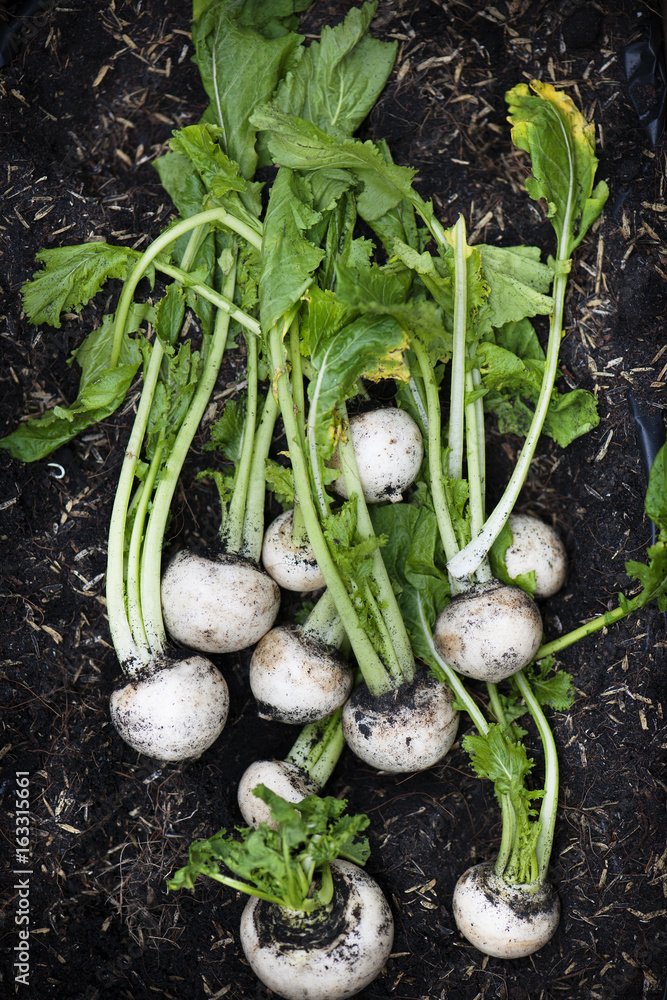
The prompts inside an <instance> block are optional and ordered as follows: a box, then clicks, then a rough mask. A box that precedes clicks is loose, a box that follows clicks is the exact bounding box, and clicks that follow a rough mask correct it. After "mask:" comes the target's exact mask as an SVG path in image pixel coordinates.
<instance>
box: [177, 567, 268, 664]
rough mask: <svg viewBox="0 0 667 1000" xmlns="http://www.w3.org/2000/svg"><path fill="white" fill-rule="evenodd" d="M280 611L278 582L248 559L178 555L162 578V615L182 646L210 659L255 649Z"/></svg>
mask: <svg viewBox="0 0 667 1000" xmlns="http://www.w3.org/2000/svg"><path fill="white" fill-rule="evenodd" d="M279 607H280V588H279V587H278V584H277V583H276V582H275V580H272V579H271V577H270V576H269V575H268V574H267V573H264V572H263V571H262V570H261V569H260V567H259V566H257V565H256V564H255V563H253V562H251V561H250V560H247V559H241V558H239V557H236V556H227V555H220V556H218V557H217V558H215V559H209V558H207V557H205V556H201V555H197V554H196V553H194V552H190V551H188V550H181V551H180V552H177V553H176V555H175V556H174V557H173V559H172V560H171V561H170V562H169V564H168V565H167V568H166V570H165V571H164V573H163V576H162V614H163V617H164V621H165V625H166V627H167V631H168V632H169V634H170V635H171V636H172V637H173V638H174V639H176V640H177V641H178V642H182V643H183V644H184V645H186V646H189V647H190V648H191V649H198V650H201V651H202V652H207V653H232V652H235V651H236V650H239V649H246V648H247V647H248V646H252V645H254V643H256V642H257V641H258V640H259V639H261V637H262V636H263V635H265V634H266V632H268V630H269V629H270V628H271V626H272V625H273V623H274V621H275V620H276V616H277V614H278V609H279Z"/></svg>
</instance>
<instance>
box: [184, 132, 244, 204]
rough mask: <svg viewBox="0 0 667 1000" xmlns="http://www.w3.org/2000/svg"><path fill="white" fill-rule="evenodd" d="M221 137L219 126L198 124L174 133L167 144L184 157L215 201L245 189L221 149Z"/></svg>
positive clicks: (230, 161) (241, 180)
mask: <svg viewBox="0 0 667 1000" xmlns="http://www.w3.org/2000/svg"><path fill="white" fill-rule="evenodd" d="M223 138H224V133H223V131H222V129H221V128H220V127H219V126H216V125H210V124H206V123H200V124H198V125H188V126H187V127H186V128H182V129H180V130H179V131H178V132H174V133H173V135H172V138H171V140H170V142H169V147H170V149H172V150H173V151H174V152H175V153H181V154H182V155H183V156H185V157H186V158H187V160H188V162H189V163H190V164H191V165H192V166H193V167H194V168H195V170H196V171H197V173H198V174H199V176H200V177H201V180H202V183H203V184H204V186H205V187H206V189H207V191H210V193H211V194H212V195H213V196H214V197H215V198H224V196H225V195H226V194H227V193H228V192H229V191H244V190H245V188H246V182H245V181H244V180H243V178H242V177H240V176H239V167H238V164H237V163H235V162H234V161H233V160H230V159H229V157H228V156H225V154H224V153H223V151H222V149H221V148H220V145H219V140H222V139H223Z"/></svg>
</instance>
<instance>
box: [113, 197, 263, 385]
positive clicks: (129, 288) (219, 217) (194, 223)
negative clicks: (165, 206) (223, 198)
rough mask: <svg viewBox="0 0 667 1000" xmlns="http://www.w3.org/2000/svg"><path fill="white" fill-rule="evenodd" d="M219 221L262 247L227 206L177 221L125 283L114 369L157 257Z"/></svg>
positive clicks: (115, 339)
mask: <svg viewBox="0 0 667 1000" xmlns="http://www.w3.org/2000/svg"><path fill="white" fill-rule="evenodd" d="M215 223H217V224H218V225H224V226H225V227H226V228H228V229H231V230H232V231H233V232H236V233H238V235H239V236H242V237H243V238H244V239H245V240H247V241H248V242H249V243H250V244H251V245H252V246H254V247H256V248H257V249H258V250H261V246H262V240H261V236H260V234H259V233H257V232H256V231H255V230H253V229H251V228H250V226H248V225H246V224H245V223H244V222H241V221H240V219H237V218H236V217H235V216H233V215H231V214H230V213H229V212H228V211H227V210H226V209H224V208H213V209H209V210H208V211H207V212H199V213H197V215H192V216H190V218H188V219H182V220H181V221H180V222H177V223H176V224H175V225H173V226H171V227H170V228H169V229H167V230H165V232H163V233H161V234H160V236H158V238H157V239H156V240H154V241H153V242H152V243H151V245H150V246H149V247H148V249H147V250H145V251H144V253H143V254H142V255H141V257H139V259H138V260H137V262H136V264H135V265H134V267H133V268H132V270H131V271H130V273H129V275H128V277H127V280H126V281H125V283H124V285H123V290H122V292H121V295H120V299H119V300H118V307H117V309H116V317H115V320H114V334H113V345H112V349H111V357H110V359H109V367H110V368H115V366H116V365H117V363H118V358H119V357H120V351H121V347H122V344H123V337H124V336H125V326H126V324H127V317H128V314H129V311H130V306H131V304H132V300H133V298H134V292H135V289H136V287H137V285H138V284H139V282H140V281H141V279H142V278H143V276H144V274H145V273H146V271H147V270H148V268H149V267H150V265H151V263H152V262H153V260H154V259H155V258H156V257H157V256H158V254H160V253H162V251H163V250H165V249H166V248H167V247H168V246H169V245H170V244H172V243H174V242H175V241H176V240H178V239H180V237H181V236H183V234H184V233H189V232H190V231H191V230H192V229H197V228H198V227H199V226H204V225H208V224H211V225H213V224H215Z"/></svg>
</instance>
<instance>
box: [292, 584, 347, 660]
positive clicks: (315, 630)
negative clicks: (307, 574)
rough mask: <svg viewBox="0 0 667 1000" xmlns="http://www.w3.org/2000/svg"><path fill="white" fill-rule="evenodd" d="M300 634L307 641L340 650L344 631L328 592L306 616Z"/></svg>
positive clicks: (325, 592)
mask: <svg viewBox="0 0 667 1000" xmlns="http://www.w3.org/2000/svg"><path fill="white" fill-rule="evenodd" d="M301 633H302V635H304V636H305V637H306V638H307V639H315V640H316V641H318V642H322V643H324V645H325V646H335V648H336V649H340V647H341V646H342V644H343V640H344V638H345V629H344V628H343V625H342V623H341V620H340V618H339V616H338V611H337V610H336V604H335V602H334V599H333V597H332V596H331V594H330V593H329V591H328V590H325V591H324V593H323V594H322V596H321V597H320V599H319V601H318V602H317V604H316V605H315V607H314V608H313V610H312V611H311V612H310V614H309V615H308V618H307V619H306V621H305V622H304V624H303V626H302V627H301Z"/></svg>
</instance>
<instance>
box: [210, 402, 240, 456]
mask: <svg viewBox="0 0 667 1000" xmlns="http://www.w3.org/2000/svg"><path fill="white" fill-rule="evenodd" d="M245 415H246V407H245V400H240V401H239V402H237V401H236V400H234V399H230V400H228V401H227V403H225V408H224V410H223V411H222V413H221V414H220V416H219V417H218V418H217V419H216V420H214V421H213V423H212V424H211V426H210V429H209V435H210V438H211V440H210V441H209V442H207V444H205V445H204V448H205V449H206V450H207V451H212V450H213V449H214V448H219V449H220V451H221V452H222V454H223V455H224V456H225V458H226V459H227V461H228V462H232V463H233V464H234V465H236V464H237V462H239V461H240V458H241V447H242V444H243V432H244V429H245Z"/></svg>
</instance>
